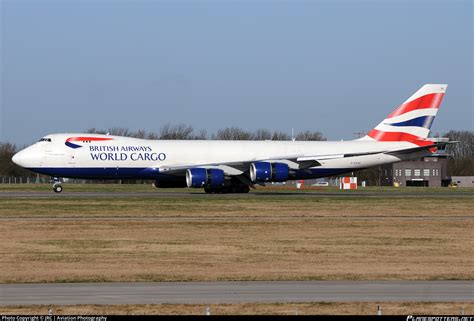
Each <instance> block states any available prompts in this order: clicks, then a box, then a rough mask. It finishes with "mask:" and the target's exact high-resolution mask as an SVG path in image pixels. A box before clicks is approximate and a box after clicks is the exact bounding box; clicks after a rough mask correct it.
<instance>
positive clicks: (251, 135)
mask: <svg viewBox="0 0 474 321" xmlns="http://www.w3.org/2000/svg"><path fill="white" fill-rule="evenodd" d="M86 132H87V133H94V134H109V135H116V136H126V137H134V138H142V139H184V140H196V139H212V140H280V141H281V140H291V139H293V137H291V135H290V134H288V133H286V132H283V131H272V130H268V129H257V130H255V131H251V130H246V129H242V128H239V127H227V128H223V129H219V130H218V131H217V132H216V133H213V134H211V135H208V134H207V131H206V130H205V129H200V130H195V129H194V127H193V126H190V125H186V124H177V125H172V124H169V123H168V124H166V125H164V126H163V127H161V129H160V131H159V132H147V131H145V130H142V129H140V130H138V131H136V132H134V131H130V130H129V129H128V128H123V127H113V128H109V129H107V130H103V129H97V128H89V129H88V130H87V131H86ZM294 139H295V140H298V141H323V140H326V138H325V137H324V136H323V134H322V133H321V132H320V131H311V130H306V131H303V132H299V133H298V134H297V135H296V136H295V137H294Z"/></svg>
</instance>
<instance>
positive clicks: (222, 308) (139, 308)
mask: <svg viewBox="0 0 474 321" xmlns="http://www.w3.org/2000/svg"><path fill="white" fill-rule="evenodd" d="M208 306H209V308H210V312H211V314H212V315H229V314H231V315H236V314H247V315H255V314H267V315H268V314H273V315H275V314H278V315H295V314H299V315H305V314H309V315H311V314H312V315H315V314H320V315H321V314H326V315H327V314H329V315H333V314H346V315H348V314H349V315H375V314H376V313H377V306H380V307H381V309H382V313H383V314H384V315H427V314H429V315H459V314H460V312H461V309H463V310H464V313H465V314H467V315H469V314H471V315H472V314H473V312H474V303H473V302H456V303H450V302H436V303H434V302H429V303H428V302H348V303H326V302H317V303H282V304H278V303H261V304H260V303H258V304H219V305H213V304H211V305H204V304H143V305H72V306H71V305H70V306H53V307H52V308H53V311H54V313H55V314H58V315H64V314H69V315H87V314H93V315H110V314H112V315H114V314H115V315H116V314H120V315H124V314H128V315H130V314H136V315H147V314H148V315H150V314H151V315H157V314H160V315H170V314H171V315H173V314H191V315H204V314H205V313H206V308H207V307H208ZM47 311H48V306H44V305H40V306H37V305H36V306H15V307H0V314H7V315H8V314H10V315H11V314H29V315H32V314H34V315H37V314H46V313H47Z"/></svg>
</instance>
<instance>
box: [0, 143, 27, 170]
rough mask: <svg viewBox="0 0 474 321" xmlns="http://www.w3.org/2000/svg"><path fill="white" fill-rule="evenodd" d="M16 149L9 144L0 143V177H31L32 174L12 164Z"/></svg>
mask: <svg viewBox="0 0 474 321" xmlns="http://www.w3.org/2000/svg"><path fill="white" fill-rule="evenodd" d="M17 151H18V150H17V147H16V146H15V145H13V144H10V143H0V176H32V173H31V172H30V171H28V170H25V169H23V168H21V167H19V166H17V165H16V164H15V163H13V162H12V157H13V155H15V153H16V152H17Z"/></svg>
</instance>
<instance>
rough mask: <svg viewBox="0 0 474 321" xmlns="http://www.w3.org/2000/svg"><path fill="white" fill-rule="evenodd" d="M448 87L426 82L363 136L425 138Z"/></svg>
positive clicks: (370, 137) (404, 139)
mask: <svg viewBox="0 0 474 321" xmlns="http://www.w3.org/2000/svg"><path fill="white" fill-rule="evenodd" d="M447 87H448V85H446V84H427V85H424V86H423V87H421V88H420V89H419V90H418V91H417V92H416V93H414V94H413V95H412V96H411V97H410V98H408V99H407V100H406V101H405V102H404V103H403V104H401V105H400V106H398V107H397V108H396V109H395V110H394V111H393V112H392V113H391V114H390V115H388V116H387V118H385V119H384V120H383V121H382V122H381V123H380V124H378V125H377V126H376V127H375V128H374V129H372V130H371V131H370V132H369V133H368V134H367V135H366V136H364V137H362V138H360V140H377V141H395V142H396V141H419V140H425V139H426V138H428V135H429V133H430V128H431V124H432V123H433V120H434V118H435V116H436V114H437V113H438V108H439V105H440V104H441V101H442V100H443V97H444V94H445V92H446V88H447Z"/></svg>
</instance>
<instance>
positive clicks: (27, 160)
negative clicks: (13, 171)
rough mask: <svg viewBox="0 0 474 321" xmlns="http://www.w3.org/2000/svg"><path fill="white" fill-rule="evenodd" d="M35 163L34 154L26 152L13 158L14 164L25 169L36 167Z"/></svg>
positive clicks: (22, 151)
mask: <svg viewBox="0 0 474 321" xmlns="http://www.w3.org/2000/svg"><path fill="white" fill-rule="evenodd" d="M35 161H36V158H35V156H34V153H31V152H30V151H26V150H21V151H19V152H18V153H16V154H15V155H13V157H12V162H14V163H15V164H17V165H18V166H20V167H25V168H28V167H32V166H34V163H35Z"/></svg>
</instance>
